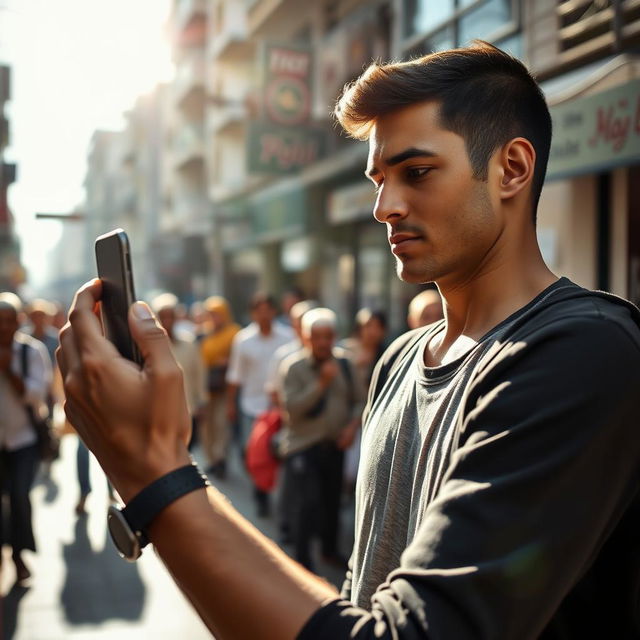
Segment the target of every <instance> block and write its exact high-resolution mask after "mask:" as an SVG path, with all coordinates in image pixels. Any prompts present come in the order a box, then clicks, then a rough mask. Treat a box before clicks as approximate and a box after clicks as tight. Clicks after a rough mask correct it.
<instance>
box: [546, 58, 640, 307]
mask: <svg viewBox="0 0 640 640" xmlns="http://www.w3.org/2000/svg"><path fill="white" fill-rule="evenodd" d="M573 92H574V95H566V94H565V97H561V98H560V99H558V98H554V97H553V96H551V97H550V99H549V101H550V104H551V114H552V118H553V124H554V135H553V143H552V150H551V157H550V160H549V169H548V173H547V183H546V185H545V188H544V190H543V194H542V198H541V202H540V207H539V215H538V234H539V239H540V245H541V247H542V250H543V254H544V255H545V258H546V259H547V262H548V263H549V265H550V267H551V268H552V269H554V270H555V271H556V272H557V273H559V274H564V275H567V276H569V277H570V278H572V279H573V280H575V281H576V282H577V283H578V284H581V285H583V286H586V287H590V288H600V289H604V290H608V291H612V292H613V293H616V294H618V295H621V296H624V297H627V298H630V299H632V300H634V301H635V302H636V303H638V302H639V301H640V61H638V60H633V59H631V58H628V57H625V58H620V59H618V60H617V61H616V60H614V61H609V62H608V63H606V65H603V66H602V68H600V69H598V70H595V71H592V73H591V75H590V77H587V78H584V79H583V80H582V81H581V82H580V83H579V84H577V85H574V88H573Z"/></svg>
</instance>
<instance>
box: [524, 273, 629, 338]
mask: <svg viewBox="0 0 640 640" xmlns="http://www.w3.org/2000/svg"><path fill="white" fill-rule="evenodd" d="M569 285H571V286H564V287H559V288H558V289H556V290H555V291H554V292H553V294H552V295H550V296H549V298H548V300H546V301H545V302H544V304H541V305H540V306H539V308H538V309H535V308H534V309H533V310H532V312H531V313H529V314H525V315H524V316H523V318H522V321H521V322H515V323H514V326H513V330H512V334H513V337H527V338H528V340H529V341H530V342H531V343H533V342H539V341H540V340H548V339H549V338H550V337H552V336H553V335H556V336H564V337H566V340H567V342H573V343H579V342H581V341H586V345H589V344H590V345H591V347H592V348H598V346H600V347H604V348H606V347H607V346H614V345H616V344H620V345H624V344H627V345H628V346H631V345H635V347H636V348H637V349H640V311H639V310H638V308H637V307H636V306H635V305H633V304H632V303H631V302H629V301H628V300H625V299H623V298H620V297H619V296H616V295H613V294H610V293H607V292H603V291H591V290H589V289H584V288H582V287H578V286H576V285H573V283H569ZM536 338H537V340H536ZM586 345H585V346H586Z"/></svg>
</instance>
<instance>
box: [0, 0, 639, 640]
mask: <svg viewBox="0 0 640 640" xmlns="http://www.w3.org/2000/svg"><path fill="white" fill-rule="evenodd" d="M474 38H481V39H484V40H487V41H489V42H492V43H494V44H496V45H497V46H499V47H502V48H504V49H506V50H508V51H509V52H511V53H512V54H513V55H515V56H517V57H518V58H520V59H522V60H523V61H524V62H525V63H526V64H527V65H528V66H529V68H530V69H531V70H532V71H533V73H534V74H535V75H536V76H537V78H538V80H539V81H540V82H541V86H542V88H543V90H544V92H545V94H546V96H547V99H548V102H549V105H550V108H551V114H552V118H553V125H554V138H553V143H552V150H551V158H550V163H549V169H548V174H547V182H546V185H545V188H544V190H543V193H542V198H541V202H540V208H539V214H538V236H539V240H540V245H541V248H542V251H543V254H544V256H545V258H546V260H547V263H548V264H549V266H550V268H551V269H552V270H553V271H554V272H555V273H557V274H558V275H566V276H568V277H570V278H571V279H573V280H574V281H575V282H577V283H578V284H581V285H583V286H586V287H589V288H599V289H604V290H607V291H611V292H614V293H616V294H619V295H621V296H623V297H625V298H628V299H631V300H632V301H634V302H635V303H636V304H638V303H640V0H593V1H590V0H535V1H534V0H109V1H108V2H107V1H105V0H0V291H12V292H15V293H17V294H18V295H19V296H20V297H21V298H22V300H23V301H24V302H26V303H27V304H29V303H30V301H34V299H37V298H45V299H46V300H48V301H51V302H57V303H58V305H59V306H58V308H60V309H66V308H68V305H69V303H70V301H71V298H72V296H73V293H74V291H75V290H76V288H77V287H78V286H80V285H81V284H82V283H83V282H85V281H87V280H89V279H91V278H93V277H94V276H95V273H96V269H95V258H94V254H93V243H94V240H95V238H96V236H98V235H100V234H102V233H104V232H106V231H109V230H111V229H114V228H116V227H122V228H124V229H125V230H126V231H127V232H128V234H129V236H130V239H131V245H132V257H133V268H134V276H135V281H136V288H137V294H138V297H139V298H142V299H146V300H151V299H152V298H154V297H155V296H156V295H157V294H159V293H161V292H171V293H172V294H174V295H175V296H176V298H177V300H178V302H179V303H180V305H181V306H182V308H183V309H184V310H190V311H191V314H192V316H193V317H192V318H191V320H192V321H193V322H192V323H191V324H190V327H191V329H193V328H194V327H195V328H196V329H197V327H198V324H197V323H198V322H202V318H200V320H198V319H196V317H195V315H196V314H198V313H199V315H200V316H202V313H201V311H202V309H201V308H200V307H202V305H200V307H199V306H198V304H197V303H199V302H200V301H203V300H205V299H207V298H209V297H210V296H222V297H223V298H224V299H226V300H227V301H228V302H229V305H230V310H231V316H233V317H235V319H237V320H238V322H239V323H240V324H241V325H245V324H246V323H247V322H248V321H249V308H248V307H249V301H250V299H251V297H252V295H253V294H254V293H255V292H256V291H258V290H262V291H268V292H270V293H271V294H273V295H274V297H275V298H276V299H277V300H279V301H281V309H280V311H281V312H283V313H284V314H285V320H286V312H287V311H288V310H289V307H290V304H286V305H285V303H284V301H285V299H286V297H287V295H289V294H292V293H295V294H296V296H297V299H299V300H300V299H307V300H313V301H319V302H320V303H321V304H322V305H323V306H326V307H330V308H331V309H333V310H334V311H335V312H336V314H337V318H338V323H339V335H340V336H341V337H343V336H346V335H348V334H349V332H350V331H351V330H352V329H353V328H354V326H356V325H357V318H358V317H359V316H361V317H362V314H358V311H359V310H363V309H367V310H378V311H380V312H382V314H383V315H384V317H386V320H387V322H386V323H383V325H382V326H381V327H380V328H379V331H378V334H379V336H382V334H385V332H386V337H385V339H387V340H388V339H391V338H392V337H393V336H395V335H397V334H398V333H400V332H401V331H404V330H405V329H406V328H407V322H408V319H407V308H408V304H409V301H411V300H412V299H413V298H414V296H415V295H416V294H417V293H418V292H419V291H420V289H421V288H424V287H420V286H417V285H408V284H405V283H402V282H401V281H400V280H399V279H398V278H397V277H396V275H395V268H394V264H393V262H394V261H393V259H392V256H391V253H390V251H389V246H388V242H387V239H386V235H385V232H384V229H383V227H382V226H381V225H379V224H377V223H376V222H375V221H374V220H373V218H372V215H371V212H372V208H373V204H374V189H373V186H372V185H371V184H370V183H369V182H368V181H367V180H366V179H365V178H364V175H363V171H364V167H365V161H366V156H367V144H366V143H363V142H356V141H354V140H350V139H348V138H346V137H344V136H343V135H341V133H340V132H339V129H338V128H337V127H336V125H335V124H334V122H333V120H332V117H331V112H332V108H333V105H334V104H335V101H336V99H337V97H338V96H339V94H340V92H341V89H342V87H343V86H344V84H345V83H347V82H349V81H350V80H352V79H354V78H355V77H357V76H358V75H359V74H360V73H361V72H362V70H363V69H364V68H365V67H366V66H367V65H368V64H369V63H370V62H371V60H373V59H376V60H381V61H387V60H392V59H393V60H402V59H409V58H411V57H416V56H420V55H423V54H425V53H428V52H431V51H438V50H441V49H446V48H451V47H455V46H459V45H465V44H468V43H469V42H470V41H471V40H473V39H474ZM289 297H290V296H289ZM31 307H32V310H34V309H33V307H34V305H33V304H32V305H31ZM35 307H38V305H35ZM40 307H42V305H41V304H40ZM199 308H200V312H198V309H199ZM194 309H195V311H194ZM35 310H36V311H37V308H35ZM61 316H62V317H61V318H60V322H64V313H62V314H61ZM370 316H371V313H370V312H369V315H368V316H367V317H366V318H365V320H366V322H364V321H363V322H362V324H363V326H364V325H365V324H367V323H368V322H369V320H368V319H367V318H369V319H370ZM182 320H185V321H186V320H187V319H186V318H184V317H183V318H182ZM52 323H53V326H56V327H59V326H60V325H59V323H57V321H54V320H52ZM374 324H375V323H374ZM416 326H417V325H416ZM34 335H35V334H34ZM363 335H364V333H361V334H360V342H361V343H362V344H360V347H359V348H360V356H358V358H360V360H361V361H362V362H360V364H362V363H364V365H365V368H366V367H369V365H371V366H373V363H374V362H375V357H377V356H378V355H379V352H380V349H381V348H383V344H382V343H381V342H378V343H376V344H373V345H372V346H371V345H369V346H366V345H365V347H366V348H364V347H363V346H362V345H363V344H364V342H365V339H364V338H363V337H362V336H363ZM202 337H203V335H199V336H198V335H196V340H197V339H198V338H202ZM374 337H375V336H374ZM56 339H57V338H56V337H55V336H54V338H53V342H54V343H55V340H56ZM374 342H375V341H374ZM53 348H55V345H54V347H53ZM367 350H368V351H367ZM368 352H370V355H371V356H372V358H373V359H371V358H369V360H367V358H368V356H367V353H368ZM362 354H364V356H362ZM361 356H362V357H361ZM365 356H366V357H365ZM209 364H210V363H209ZM60 402H61V400H60ZM57 408H58V417H59V419H60V422H61V423H64V417H63V416H61V414H62V411H61V409H60V404H58V405H57ZM54 414H55V411H54ZM1 422H2V409H1V408H0V423H1ZM0 426H1V424H0ZM64 429H65V430H66V432H68V435H67V436H65V437H64V438H63V439H62V440H63V441H62V447H61V454H60V458H59V460H57V461H56V462H55V463H54V464H53V465H52V466H50V467H49V468H47V467H45V468H44V470H41V473H40V475H39V477H38V479H37V481H36V484H35V486H34V488H33V490H32V492H31V496H32V501H33V507H34V512H33V520H34V523H33V524H34V529H35V534H36V539H37V541H38V552H37V554H36V555H35V556H34V558H33V559H32V558H29V564H30V565H31V566H32V568H33V573H34V578H33V580H32V581H31V582H26V583H24V584H23V583H21V582H20V581H15V580H14V578H15V574H14V572H13V569H12V568H11V563H9V561H8V554H7V553H5V554H4V555H5V562H4V572H3V571H2V569H3V565H2V564H0V623H1V624H0V638H2V640H5V639H6V640H9V639H12V638H14V639H15V640H40V639H42V640H45V639H46V640H51V639H52V638H74V639H80V638H112V637H117V638H118V639H122V638H128V637H131V638H134V637H135V638H140V637H153V638H154V639H155V640H161V639H162V638H167V639H169V638H175V637H177V636H178V635H181V636H182V637H187V638H194V639H195V638H205V637H209V634H208V632H207V631H206V629H205V628H204V626H203V625H202V623H201V622H200V621H199V619H198V618H197V616H196V615H195V613H194V612H193V610H192V609H191V608H190V606H189V605H188V604H187V603H186V601H185V600H184V598H183V597H182V596H181V595H180V593H179V592H178V590H177V588H176V587H175V585H174V584H173V583H172V582H171V580H170V578H169V576H168V575H167V574H166V572H165V571H164V568H163V567H162V565H161V563H160V561H159V560H158V558H156V557H155V555H154V554H153V553H150V552H148V553H146V554H145V555H144V557H143V558H142V559H141V561H140V562H138V563H137V564H136V565H130V564H127V563H124V562H122V561H121V560H120V559H119V558H118V557H117V555H116V553H115V550H114V549H113V547H112V545H111V543H110V541H109V539H108V538H107V536H106V533H105V512H106V508H107V505H108V503H109V500H110V499H111V498H110V495H109V489H108V486H107V484H106V480H105V478H104V476H103V474H102V473H101V470H100V469H99V468H98V466H97V465H96V464H95V461H93V462H92V463H91V472H90V474H91V483H92V485H93V486H94V488H95V491H94V492H93V493H92V495H91V497H90V498H89V502H88V505H89V506H88V509H85V508H84V498H86V495H85V494H82V495H81V500H80V503H78V502H77V500H78V491H79V489H78V480H77V479H76V455H78V456H79V454H80V452H81V450H82V447H81V445H80V443H79V442H78V440H77V438H76V436H75V434H74V433H73V432H72V430H71V429H68V425H64ZM194 451H195V457H196V459H198V461H199V462H202V463H203V464H206V460H205V458H204V456H203V453H202V451H201V450H200V449H198V448H197V447H196V448H195V450H194ZM84 455H85V464H88V463H87V462H86V456H87V455H88V454H86V450H85V454H84ZM355 460H356V461H355V463H350V464H351V467H350V468H351V472H353V473H355V472H354V471H353V469H354V465H355V466H357V458H355ZM232 462H233V460H232ZM79 464H80V462H79V458H78V465H79ZM234 465H235V466H234ZM347 466H348V467H349V465H347ZM78 473H79V467H78ZM351 480H352V478H351ZM219 485H220V486H221V489H222V490H223V491H224V492H225V493H226V495H228V496H229V497H230V498H231V500H232V502H233V504H234V505H235V506H236V508H238V509H239V510H240V511H241V512H242V513H243V514H244V515H246V516H247V517H248V518H250V519H252V520H253V521H254V522H255V523H256V525H257V526H259V527H260V528H261V529H262V530H263V531H264V532H265V533H266V534H267V535H269V536H271V537H274V538H277V536H278V530H277V526H276V522H275V521H274V520H273V519H271V520H270V519H265V518H262V519H260V518H256V516H255V513H254V509H253V503H252V485H251V483H250V482H249V481H248V479H247V477H246V475H245V474H244V472H243V470H242V468H241V464H240V463H239V462H238V461H236V462H234V463H233V464H232V465H231V467H230V472H229V475H228V476H227V477H226V479H223V480H220V482H219ZM0 499H2V498H1V496H0ZM345 504H346V507H345V514H343V515H344V516H345V519H346V526H345V527H344V530H345V532H346V533H345V540H344V550H345V552H346V551H347V550H348V549H349V546H348V545H349V543H350V540H349V526H348V525H349V518H350V515H349V514H350V511H349V509H350V505H351V504H352V503H350V502H349V499H348V496H347V497H346V503H345ZM74 505H75V506H74ZM1 559H2V550H1V549H0V560H1ZM7 565H9V569H7ZM319 571H320V572H321V574H322V575H324V576H325V577H326V578H327V579H328V580H331V581H332V582H334V584H336V585H339V584H340V582H341V577H342V571H337V570H335V569H334V570H332V569H331V568H330V567H326V566H320V569H319Z"/></svg>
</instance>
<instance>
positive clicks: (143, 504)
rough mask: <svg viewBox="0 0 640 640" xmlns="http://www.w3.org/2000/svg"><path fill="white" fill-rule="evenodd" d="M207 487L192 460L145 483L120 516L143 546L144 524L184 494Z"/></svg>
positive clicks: (205, 480) (144, 536)
mask: <svg viewBox="0 0 640 640" xmlns="http://www.w3.org/2000/svg"><path fill="white" fill-rule="evenodd" d="M208 486H210V483H209V480H208V479H207V476H205V475H203V474H202V473H200V470H199V469H198V467H197V466H196V465H195V463H192V464H188V465H185V466H184V467H180V468H179V469H175V470H174V471H171V472H169V473H167V474H166V475H164V476H162V477H160V478H158V479H157V480H154V481H153V482H152V483H151V484H150V485H148V486H146V487H145V488H144V489H143V490H142V491H140V493H138V494H137V495H136V496H134V497H133V498H132V499H131V500H130V501H129V503H128V504H127V506H126V507H125V508H124V509H123V510H122V515H123V516H124V517H125V519H126V521H127V522H128V524H129V526H130V527H131V530H132V531H133V532H134V533H136V535H138V537H139V539H140V546H141V547H144V546H145V545H147V544H148V542H149V540H148V538H147V533H146V532H147V527H148V526H149V525H150V524H151V523H152V522H153V520H154V518H155V517H156V516H157V515H158V514H159V513H160V512H161V511H162V510H163V509H164V508H166V507H168V506H169V505H170V504H171V503H172V502H174V501H175V500H177V499H178V498H181V497H182V496H183V495H185V494H187V493H191V492H192V491H195V490H196V489H204V488H205V487H208Z"/></svg>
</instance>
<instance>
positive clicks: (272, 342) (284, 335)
mask: <svg viewBox="0 0 640 640" xmlns="http://www.w3.org/2000/svg"><path fill="white" fill-rule="evenodd" d="M250 306H251V317H252V320H253V321H252V322H251V324H249V326H247V327H245V328H244V329H242V330H241V331H240V332H238V333H237V334H236V336H235V338H234V339H233V344H232V346H231V357H230V362H229V369H228V371H227V375H226V381H227V417H228V419H229V421H230V422H232V423H233V422H235V421H236V420H237V422H238V424H239V426H240V431H239V442H238V444H239V448H240V451H241V452H242V454H243V455H244V449H245V447H246V444H247V440H248V439H249V435H250V433H251V429H252V427H253V424H254V423H255V421H256V419H257V417H258V416H259V415H260V414H261V413H263V412H264V411H266V410H267V409H268V408H269V406H270V400H269V396H268V394H267V392H266V391H265V384H266V382H267V375H268V371H269V362H270V360H271V358H272V356H273V354H274V353H275V352H276V350H277V349H278V347H281V346H282V345H284V344H286V343H287V342H290V341H291V339H292V337H293V333H292V331H291V329H289V328H286V327H283V326H282V325H281V324H280V323H279V322H276V321H275V316H276V305H275V301H274V299H273V298H272V297H271V296H270V295H269V294H266V293H263V292H258V293H255V294H254V295H253V297H252V299H251V305H250ZM238 395H239V399H238ZM238 406H239V408H240V410H239V412H238ZM238 414H239V415H238ZM254 496H255V500H256V509H257V514H258V516H260V517H266V516H268V515H269V513H270V505H269V494H268V493H266V492H265V491H263V490H261V489H258V488H257V487H255V488H254Z"/></svg>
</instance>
